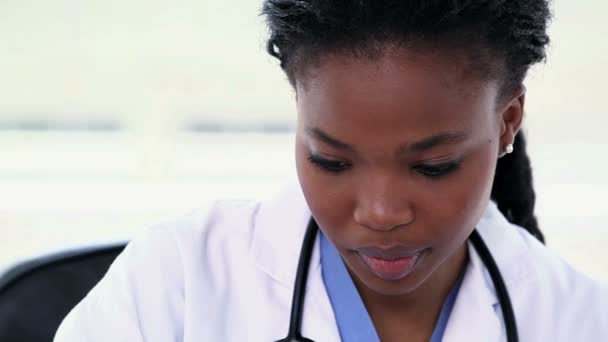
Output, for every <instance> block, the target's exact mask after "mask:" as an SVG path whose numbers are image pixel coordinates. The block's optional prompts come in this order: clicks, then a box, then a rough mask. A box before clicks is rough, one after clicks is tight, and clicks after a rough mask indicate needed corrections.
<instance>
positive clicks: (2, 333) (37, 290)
mask: <svg viewBox="0 0 608 342" xmlns="http://www.w3.org/2000/svg"><path fill="white" fill-rule="evenodd" d="M125 245H126V243H116V244H112V245H104V246H93V247H86V248H82V249H78V250H71V251H63V252H59V253H54V254H51V255H45V256H42V257H37V258H34V259H31V260H27V261H25V262H22V263H19V264H17V265H15V266H14V267H12V268H10V269H9V270H8V271H7V272H5V273H4V274H0V341H2V342H13V341H14V342H49V341H52V340H53V336H54V335H55V332H56V331H57V328H58V327H59V324H60V323H61V321H62V320H63V318H64V317H65V316H66V315H67V314H68V312H69V311H70V310H71V309H72V308H73V307H74V306H75V305H76V304H77V303H78V302H79V301H80V300H81V299H82V298H84V296H85V295H86V294H87V293H88V292H89V290H91V288H93V286H94V285H95V284H97V282H98V281H99V280H100V279H101V278H102V277H103V275H104V274H105V273H106V272H107V270H108V268H109V267H110V264H111V263H112V262H113V261H114V259H115V258H116V256H118V254H120V252H122V250H123V249H124V247H125Z"/></svg>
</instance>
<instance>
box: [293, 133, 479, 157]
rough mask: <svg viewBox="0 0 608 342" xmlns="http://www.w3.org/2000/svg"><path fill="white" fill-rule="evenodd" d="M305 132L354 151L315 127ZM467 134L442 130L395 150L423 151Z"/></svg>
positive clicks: (342, 148)
mask: <svg viewBox="0 0 608 342" xmlns="http://www.w3.org/2000/svg"><path fill="white" fill-rule="evenodd" d="M305 132H306V134H308V135H309V136H311V137H313V138H315V139H317V140H320V141H322V142H324V143H326V144H328V145H330V146H333V147H335V148H337V149H340V150H344V151H349V152H356V149H355V148H354V147H353V146H352V145H350V144H347V143H345V142H343V141H340V140H338V139H336V138H334V137H332V136H331V135H329V134H327V133H326V132H324V131H322V130H321V129H319V128H317V127H306V128H305ZM467 136H468V135H467V133H466V132H464V131H454V132H442V133H438V134H434V135H431V136H430V137H427V138H424V139H422V140H420V141H417V142H414V143H411V144H403V145H401V146H399V148H398V150H397V151H398V153H399V154H402V153H405V152H407V151H415V152H424V151H428V150H430V149H432V148H434V147H437V146H440V145H449V144H455V143H458V142H461V141H463V140H465V139H466V138H467Z"/></svg>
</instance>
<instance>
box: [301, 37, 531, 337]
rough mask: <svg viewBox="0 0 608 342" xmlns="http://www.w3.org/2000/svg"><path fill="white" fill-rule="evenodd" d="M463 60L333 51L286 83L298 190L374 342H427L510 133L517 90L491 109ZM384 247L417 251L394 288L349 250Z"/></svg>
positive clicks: (490, 99)
mask: <svg viewBox="0 0 608 342" xmlns="http://www.w3.org/2000/svg"><path fill="white" fill-rule="evenodd" d="M465 61H466V59H465V58H458V57H454V55H453V54H446V53H441V52H429V53H422V52H420V51H418V52H411V51H407V50H403V49H392V50H391V49H387V50H386V51H385V52H384V53H383V54H382V55H381V56H380V57H378V58H375V59H365V58H356V57H350V56H348V55H341V54H339V53H338V54H333V55H331V56H328V57H326V58H322V59H321V60H320V62H319V63H318V64H315V65H314V66H310V67H309V68H308V69H307V70H305V72H304V73H301V75H300V76H299V77H298V79H296V94H297V107H298V129H297V133H296V164H297V171H298V176H299V179H300V184H301V186H302V189H303V192H304V196H305V198H306V201H307V203H308V205H309V207H310V210H311V212H312V215H313V217H314V218H315V219H316V221H317V222H318V224H319V226H320V227H321V229H322V230H323V232H324V233H325V235H326V236H327V237H328V238H329V239H330V240H331V241H332V242H333V244H334V245H335V246H336V248H337V249H338V251H339V253H340V255H341V257H342V259H343V260H344V262H345V265H346V266H347V268H348V270H349V272H350V274H351V277H352V278H353V280H354V282H355V284H356V286H357V288H358V290H359V293H360V295H361V298H362V299H363V302H364V303H365V306H366V308H367V310H368V312H369V314H370V317H371V319H372V321H373V323H374V326H375V328H376V331H377V332H378V335H379V336H380V338H381V340H382V341H401V340H403V336H407V337H408V341H428V340H429V338H430V336H431V334H432V331H433V329H434V326H435V323H436V321H437V318H438V315H439V312H440V310H441V306H442V304H443V301H444V299H445V297H446V295H447V293H448V292H449V290H450V289H451V287H452V286H453V285H454V283H455V281H456V279H457V278H458V276H459V275H460V274H461V272H463V270H464V268H465V266H466V264H467V261H468V259H467V258H468V255H467V248H466V240H467V238H468V236H469V235H470V233H471V232H472V231H473V229H474V228H475V226H476V224H477V222H478V221H479V219H480V217H481V215H482V213H483V212H484V210H485V208H486V206H487V204H488V201H489V199H490V191H491V188H492V181H493V177H494V170H495V167H496V161H497V159H498V158H499V157H500V156H502V155H504V149H505V146H506V145H507V144H511V143H513V140H514V137H515V135H516V133H517V131H518V130H519V128H520V126H521V122H522V116H523V105H524V88H523V86H522V87H521V88H520V90H518V91H517V92H516V93H514V94H512V95H511V96H506V97H501V98H500V99H499V96H498V95H499V94H498V93H499V89H498V88H499V87H498V85H497V84H498V82H496V81H495V80H484V79H481V78H479V77H476V76H472V74H474V73H470V72H468V70H469V69H468V66H467V65H466V64H465ZM311 155H312V156H313V160H314V161H311V160H310V157H311ZM395 245H399V246H407V247H408V248H412V249H417V250H422V252H421V255H420V257H419V258H418V260H417V261H416V264H415V266H414V267H413V269H412V271H411V272H410V273H408V274H407V275H405V276H403V277H401V278H399V279H392V280H386V279H383V278H381V277H378V276H377V275H376V274H374V273H373V272H372V271H371V270H370V268H369V267H368V266H367V265H366V264H365V263H364V262H363V260H362V258H361V255H360V253H359V251H358V249H359V248H361V247H367V246H374V247H379V248H386V247H391V246H395Z"/></svg>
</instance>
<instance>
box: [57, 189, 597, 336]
mask: <svg viewBox="0 0 608 342" xmlns="http://www.w3.org/2000/svg"><path fill="white" fill-rule="evenodd" d="M309 217H310V212H309V211H308V208H307V206H306V204H305V202H304V199H303V196H302V194H301V191H300V190H299V187H298V186H296V185H294V186H293V187H292V188H291V189H290V190H287V191H286V192H284V193H283V194H282V195H281V196H278V197H277V198H276V199H274V200H269V201H261V202H255V201H241V202H234V201H232V202H217V203H216V204H215V205H213V206H211V207H210V208H207V209H206V210H204V211H199V212H195V213H193V214H191V215H189V216H187V217H185V218H183V219H182V220H179V221H177V222H173V223H168V224H164V225H161V226H158V227H156V228H154V229H151V230H150V231H149V232H148V233H147V234H146V235H145V236H142V237H140V238H136V239H134V240H133V241H132V242H131V243H130V244H129V246H128V247H127V249H126V250H125V251H124V253H123V254H122V255H121V256H119V257H118V258H117V260H116V261H115V263H114V264H113V265H112V267H111V268H110V270H109V272H108V274H107V275H106V276H105V277H104V278H103V280H101V282H100V283H99V284H98V285H97V286H96V287H95V288H94V289H93V290H92V291H91V292H90V293H89V294H88V296H87V297H86V298H85V299H84V300H83V301H82V302H81V303H80V304H79V305H77V306H76V307H75V308H74V309H73V310H72V312H71V313H70V314H69V315H68V317H67V318H66V319H65V320H64V321H63V323H62V325H61V327H60V329H59V331H58V333H57V335H56V338H55V342H85V341H86V342H102V341H103V342H107V341H112V342H118V341H125V342H138V341H163V342H165V341H184V342H201V341H213V342H216V341H260V342H262V341H263V342H269V341H275V340H277V339H280V338H283V337H285V335H286V331H287V326H288V321H289V311H290V306H291V296H292V289H293V285H294V279H295V272H296V265H297V262H298V255H299V251H300V245H301V243H302V238H303V235H304V231H305V228H306V225H307V222H308V219H309ZM477 228H478V230H479V231H480V233H481V235H482V237H483V239H484V240H485V242H486V244H487V245H488V247H489V248H490V250H491V252H492V254H493V256H494V258H495V259H496V262H497V264H498V266H499V268H500V270H501V272H502V275H503V277H504V279H505V283H506V285H507V287H508V290H509V293H510V296H511V300H512V303H513V306H514V310H515V316H516V319H517V325H518V328H519V335H520V341H523V342H527V341H540V342H548V341H551V342H555V341H564V342H573V341H608V297H607V290H606V288H605V287H601V286H600V285H598V284H597V283H595V282H593V281H591V280H590V279H588V278H586V277H585V276H583V275H581V274H579V273H577V272H576V271H574V270H573V269H572V268H571V267H570V266H569V265H567V264H566V263H565V262H564V261H562V260H561V259H560V258H559V257H557V256H556V255H554V254H553V253H552V252H551V251H549V250H548V249H547V248H545V247H544V246H542V245H541V244H540V243H538V242H537V241H536V240H535V239H534V238H533V237H531V236H530V235H529V234H528V233H527V232H525V231H524V230H523V229H521V228H518V227H516V226H513V225H511V224H509V223H508V222H507V221H506V220H505V218H504V217H503V216H502V215H501V214H500V212H499V211H498V209H497V208H496V206H495V205H494V204H493V203H490V205H489V206H488V208H487V210H486V212H485V214H484V216H483V218H482V219H481V221H480V222H479V225H478V227H477ZM573 234H575V232H573ZM469 253H470V262H469V265H468V267H467V269H466V274H465V276H464V279H463V282H462V285H461V288H460V292H459V294H458V296H457V299H456V302H455V305H454V308H453V311H452V314H451V317H450V319H449V322H448V325H447V327H446V330H445V335H444V339H443V341H446V342H451V341H479V342H488V341H505V340H506V338H505V330H504V326H503V318H502V314H501V310H500V307H499V305H498V301H497V297H496V295H495V290H494V287H493V284H492V281H491V280H490V278H489V274H488V272H487V270H486V268H485V267H484V266H483V263H482V262H481V260H480V259H479V256H478V255H477V253H476V252H475V249H473V248H472V247H471V246H469ZM303 334H304V336H306V337H308V338H311V339H313V340H315V341H318V342H331V341H339V339H340V338H339V333H338V330H337V327H336V321H335V318H334V313H333V311H332V307H331V304H330V302H329V299H328V296H327V292H326V290H325V287H324V285H323V280H322V278H321V270H320V263H319V246H318V241H317V245H316V246H315V249H314V251H313V256H312V260H311V268H310V275H309V279H308V283H307V294H306V300H305V307H304V319H303ZM404 340H405V339H404Z"/></svg>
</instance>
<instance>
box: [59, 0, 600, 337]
mask: <svg viewBox="0 0 608 342" xmlns="http://www.w3.org/2000/svg"><path fill="white" fill-rule="evenodd" d="M264 14H265V15H266V18H267V21H268V24H269V27H270V39H269V42H268V50H269V53H270V54H271V55H272V56H274V57H276V58H278V59H279V61H280V65H281V67H282V68H283V70H284V71H285V72H286V75H287V77H288V79H289V81H290V83H291V85H292V86H293V88H294V89H295V94H296V104H297V110H298V126H297V133H296V164H297V172H298V178H299V186H295V187H293V188H291V189H288V190H286V192H285V193H284V194H282V195H280V196H278V197H277V198H276V199H275V200H272V201H262V202H240V203H229V202H218V203H217V204H216V205H215V206H213V207H212V208H209V209H207V210H206V211H204V212H200V213H195V214H193V215H191V216H189V217H187V218H185V219H183V220H181V221H179V222H175V223H171V224H167V225H164V226H162V227H159V228H156V229H154V230H152V231H151V232H150V233H149V234H148V235H147V236H146V237H144V238H140V239H136V240H134V241H133V242H132V243H131V244H130V245H129V247H128V248H127V249H126V251H125V252H124V253H123V255H121V256H120V257H119V258H118V259H117V261H116V262H115V263H114V265H113V266H112V268H111V269H110V271H109V273H108V274H107V275H106V277H105V278H104V279H103V280H102V281H101V282H100V283H99V284H98V285H97V286H96V287H95V288H94V289H93V290H92V291H91V293H90V294H89V295H88V296H87V298H86V299H85V300H84V301H83V302H82V303H80V304H79V305H78V306H77V307H76V308H75V309H74V310H73V311H72V312H71V314H70V315H69V316H68V317H67V318H66V319H65V321H64V322H63V324H62V326H61V328H60V330H59V332H58V335H57V337H56V341H58V342H64V341H275V340H279V339H281V338H284V337H285V336H286V335H287V330H288V327H289V326H290V310H291V308H292V301H291V299H292V291H293V289H294V287H295V285H294V279H295V278H296V273H298V272H296V268H297V266H298V256H299V254H300V250H301V246H302V241H303V239H304V236H305V232H306V231H307V227H309V229H308V230H309V231H310V232H311V233H310V234H309V236H310V237H312V239H313V240H311V241H313V243H314V245H313V247H312V255H311V256H310V259H308V258H304V259H303V260H304V261H303V263H302V265H309V271H308V279H307V280H306V281H304V282H303V284H304V285H305V286H306V287H305V296H304V297H303V300H304V307H303V318H302V320H301V323H302V328H301V332H297V334H296V337H297V336H298V335H299V334H300V333H301V335H303V336H305V337H307V338H309V339H312V340H315V341H338V340H342V341H378V340H381V341H429V340H430V341H503V340H506V339H507V337H508V338H509V340H514V339H513V336H517V337H519V340H521V341H600V340H606V339H608V314H607V313H606V312H607V311H606V308H608V300H607V295H606V290H605V289H603V288H600V286H599V285H598V284H595V283H594V282H592V281H591V280H589V279H587V278H585V277H584V276H582V275H580V274H578V273H577V272H576V271H574V270H573V269H571V268H570V267H569V266H568V265H567V264H565V263H564V262H563V261H562V260H561V259H559V258H558V257H557V256H555V255H553V254H552V253H551V252H550V251H548V250H547V249H546V248H545V247H544V246H543V245H542V241H543V235H542V233H541V232H540V230H539V228H538V226H537V222H536V219H535V217H534V212H533V209H534V191H533V188H532V180H531V170H530V165H529V161H528V157H527V155H526V151H525V142H524V137H523V135H522V133H521V132H520V128H521V125H522V119H523V113H524V102H525V101H524V99H525V87H524V85H523V80H524V77H525V75H526V72H527V70H528V68H529V67H530V66H531V65H532V64H534V63H536V62H539V61H541V60H542V59H544V57H545V52H544V51H545V46H546V45H547V43H548V41H549V39H548V37H547V34H546V24H547V21H548V18H549V9H548V4H547V1H544V0H510V1H498V0H497V1H489V0H488V1H379V0H359V1H326V0H310V1H300V0H267V1H266V2H265V4H264ZM311 217H312V218H314V219H313V220H311ZM309 223H310V224H309ZM317 226H318V227H319V228H320V230H319V232H318V233H315V232H316V231H315V228H316V227H317ZM476 234H479V236H480V239H481V241H482V243H485V245H486V246H487V248H488V249H489V252H490V253H489V254H490V255H491V258H492V260H494V261H495V263H496V265H497V266H498V270H499V272H500V277H501V278H502V279H503V282H502V283H504V285H505V287H506V292H507V297H508V299H507V300H506V301H505V299H504V298H505V294H504V293H503V291H502V289H501V285H500V284H501V282H500V281H497V280H496V279H495V278H496V276H495V274H494V273H495V272H490V269H491V268H492V267H491V265H490V263H488V261H487V260H488V257H487V255H485V254H484V253H483V248H481V247H479V246H478V244H479V243H475V244H473V243H472V242H471V241H472V239H474V238H472V236H474V235H476ZM470 237H471V238H470ZM511 310H512V311H513V312H512V313H513V315H511V312H510V311H511ZM511 316H512V317H513V318H514V320H515V322H514V324H513V322H509V317H511ZM297 321H298V320H295V322H296V323H297ZM293 326H294V327H295V326H296V325H295V324H294V325H293ZM292 332H293V331H292ZM290 338H294V336H291V337H290ZM292 340H293V339H292ZM296 340H297V339H296ZM300 340H301V339H300Z"/></svg>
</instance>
